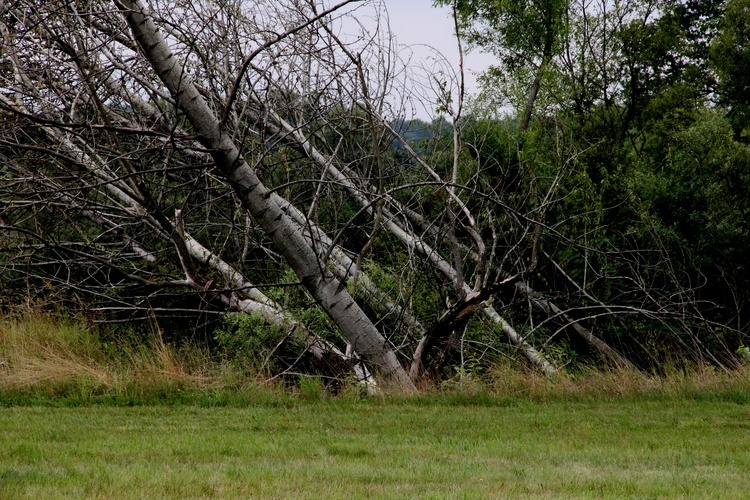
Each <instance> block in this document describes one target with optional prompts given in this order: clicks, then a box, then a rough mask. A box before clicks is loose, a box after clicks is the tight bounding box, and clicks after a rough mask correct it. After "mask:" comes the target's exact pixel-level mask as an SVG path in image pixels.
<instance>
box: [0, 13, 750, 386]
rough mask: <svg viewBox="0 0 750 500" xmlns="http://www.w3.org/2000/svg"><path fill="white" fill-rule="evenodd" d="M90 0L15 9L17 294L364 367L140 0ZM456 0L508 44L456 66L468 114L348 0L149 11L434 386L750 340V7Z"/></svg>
mask: <svg viewBox="0 0 750 500" xmlns="http://www.w3.org/2000/svg"><path fill="white" fill-rule="evenodd" d="M79 3H80V2H66V1H61V2H52V4H54V5H52V4H50V5H49V6H46V7H45V8H43V9H42V8H40V9H31V10H27V11H24V10H23V9H22V7H21V6H4V7H2V9H3V11H2V12H0V17H1V18H2V29H3V36H4V37H5V39H6V40H9V41H10V40H12V42H8V43H9V44H8V45H4V46H3V51H4V53H5V54H6V55H7V58H5V59H3V61H4V62H3V63H2V64H0V91H1V92H0V93H1V98H0V114H2V125H0V158H1V159H2V163H1V164H0V201H1V202H2V208H3V210H2V219H1V220H0V246H2V253H1V254H0V279H1V280H2V283H3V285H4V286H3V292H2V297H0V300H2V302H3V304H4V305H6V306H8V305H10V304H18V303H25V302H29V301H35V300H43V299H48V300H50V301H52V302H56V303H58V305H59V304H61V303H62V304H63V306H64V307H65V308H70V309H77V310H80V309H83V310H85V311H87V312H88V313H89V314H90V315H91V317H92V318H93V319H94V320H96V321H114V322H131V323H132V322H135V323H136V324H137V323H138V322H142V321H147V320H151V319H156V320H157V321H159V322H160V323H161V324H162V326H163V327H164V328H163V330H164V331H165V332H166V333H165V335H166V336H167V337H169V338H170V339H174V340H178V339H181V338H182V339H185V338H188V339H191V340H198V341H200V342H205V343H207V344H208V345H210V346H212V347H215V348H222V349H229V350H230V351H233V352H234V353H235V355H236V357H237V358H245V359H251V360H253V362H254V363H255V364H257V365H262V367H263V368H264V369H269V370H276V371H278V372H283V371H285V370H287V371H290V372H294V371H295V370H298V369H301V367H306V368H305V369H312V368H310V366H311V364H310V363H311V362H310V361H309V360H306V359H304V360H303V354H302V353H304V352H305V351H309V353H312V354H314V355H315V356H314V357H316V359H317V360H318V362H320V361H321V360H325V362H324V363H323V366H324V367H325V369H327V370H331V371H335V372H336V373H335V374H336V375H340V374H341V373H344V372H346V370H347V369H352V367H351V366H349V365H348V364H347V363H349V364H354V365H356V366H359V365H358V362H359V358H358V357H357V355H356V353H355V351H356V349H354V348H353V343H354V342H355V341H356V337H357V333H356V332H354V333H352V332H349V333H346V332H344V333H343V334H342V326H341V320H340V317H337V316H336V313H335V311H334V310H333V309H332V307H333V306H332V305H331V304H328V303H327V302H326V300H321V298H320V295H319V292H318V291H316V289H315V287H314V286H313V284H312V282H313V281H314V280H312V279H311V278H310V275H301V274H300V272H299V270H298V268H297V267H294V265H292V263H291V261H292V260H294V259H293V258H292V259H290V256H289V252H288V250H287V249H285V248H284V244H283V243H284V242H280V241H279V240H278V239H277V238H275V234H276V231H275V230H269V227H270V226H268V225H267V223H264V222H263V221H262V217H259V216H258V213H257V212H254V211H253V210H254V209H253V207H252V206H250V205H248V202H247V200H246V199H245V195H246V192H247V190H246V189H244V188H243V187H242V186H241V185H240V184H239V183H238V181H237V180H236V179H233V178H231V175H228V173H227V172H229V171H230V170H231V169H229V168H227V167H226V166H222V165H221V163H220V162H218V160H217V159H216V158H217V155H216V154H215V151H213V150H211V148H209V147H207V146H206V144H207V142H206V140H205V138H204V137H202V136H201V135H200V134H199V133H197V130H199V129H200V125H201V124H200V123H196V122H195V118H194V117H191V116H190V115H189V113H188V112H187V111H186V110H185V108H184V107H181V105H182V103H181V102H180V99H179V98H178V97H176V96H175V95H174V92H172V91H171V90H170V89H168V88H167V87H168V85H167V84H166V83H164V81H163V80H160V75H159V74H158V72H155V71H154V68H152V67H151V66H149V61H148V59H147V58H146V57H142V56H141V55H142V54H143V53H144V52H147V51H148V48H147V47H144V46H143V45H139V43H141V42H140V40H138V39H137V37H136V36H133V35H132V34H131V31H129V29H128V26H127V25H125V24H124V22H123V16H124V18H126V19H128V14H127V12H128V11H127V9H123V8H122V6H121V4H122V2H115V4H112V5H110V4H108V3H106V2H97V1H91V2H83V3H80V5H79ZM126 3H129V2H126ZM436 3H437V4H442V5H450V6H452V7H453V12H454V14H455V16H456V19H457V29H458V31H459V33H460V34H461V36H462V37H465V39H466V40H467V41H468V42H469V43H470V44H473V45H474V46H476V47H477V48H478V49H480V50H485V51H487V52H490V53H492V54H495V55H497V56H498V63H497V66H496V67H493V68H490V69H489V70H488V71H487V72H486V74H485V75H484V76H483V79H482V84H483V89H482V92H481V93H480V94H479V95H478V96H473V97H472V98H470V99H468V101H467V103H466V104H464V99H463V96H458V98H456V97H457V96H455V95H451V94H450V89H451V88H452V87H451V86H450V85H448V84H441V85H438V86H437V87H436V88H437V91H438V92H442V94H441V95H436V96H435V101H436V102H437V103H439V105H440V109H441V110H443V111H445V112H446V113H447V114H448V115H449V116H450V117H451V118H452V120H446V119H443V118H438V119H436V120H434V121H433V122H431V123H426V122H423V121H420V120H408V119H406V118H405V117H404V114H405V112H404V109H403V108H400V107H398V106H394V104H393V103H394V102H396V101H397V99H396V94H397V92H398V91H399V87H398V86H397V85H396V84H397V82H399V81H400V80H399V78H400V75H401V68H399V67H398V63H397V62H396V61H397V60H398V59H397V58H396V57H394V55H393V54H392V53H391V52H389V50H390V49H391V46H390V45H389V44H388V41H387V40H386V39H384V38H382V36H383V35H382V33H383V32H377V33H376V34H372V35H371V34H368V33H362V38H361V39H358V40H356V41H354V42H345V41H343V40H342V39H341V38H339V37H338V35H337V34H336V33H337V32H336V30H337V29H338V28H337V27H338V24H337V16H338V15H339V14H338V13H336V12H335V11H333V12H332V13H330V14H328V15H323V14H321V12H322V11H323V6H322V5H312V4H309V5H308V4H304V5H303V3H302V2H296V1H289V2H282V3H279V2H256V3H254V4H253V5H250V4H248V3H247V2H243V1H241V0H236V1H233V2H213V1H210V0H205V1H204V2H201V5H202V8H194V7H191V6H190V5H188V4H185V3H183V2H180V1H174V2H166V1H165V2H154V4H155V5H154V6H153V10H154V12H153V14H152V15H153V17H154V19H155V23H156V26H157V27H162V28H163V29H164V30H165V32H168V33H169V37H171V38H169V43H170V47H171V50H172V51H173V52H174V57H176V58H180V59H181V60H182V61H183V63H182V64H183V65H184V68H185V71H186V72H187V73H189V74H190V78H192V79H193V80H195V81H196V82H197V85H196V88H197V89H198V90H199V92H200V95H201V96H202V98H203V99H205V101H206V104H207V108H206V109H209V110H211V111H212V112H213V113H214V114H215V115H216V121H217V123H219V124H220V125H221V127H222V128H221V130H222V134H225V136H226V137H228V138H230V140H231V141H232V144H233V145H234V147H236V148H237V150H238V151H239V152H240V154H241V155H242V158H244V161H245V162H246V164H247V165H249V168H252V169H253V172H256V173H257V176H258V178H259V179H261V180H262V182H263V183H264V185H265V186H267V187H268V189H269V192H268V194H267V195H266V198H270V199H272V200H273V201H272V203H274V204H275V205H274V206H277V207H281V209H282V210H281V212H283V213H280V215H279V216H278V219H282V218H284V221H286V220H287V219H289V224H290V227H295V228H296V229H295V231H297V232H299V233H300V234H301V235H303V236H300V241H302V238H303V237H304V241H305V242H306V245H307V246H308V247H309V249H310V250H311V252H312V253H311V255H315V256H316V257H315V259H316V267H317V268H319V269H320V276H321V279H322V280H323V281H325V280H326V279H330V280H332V281H331V282H332V283H333V282H335V283H338V287H337V291H336V293H337V294H339V293H340V294H342V296H344V295H345V296H349V295H351V296H352V297H353V298H354V299H356V304H357V305H358V306H359V307H361V309H362V311H363V313H364V314H365V315H366V318H368V319H369V320H368V321H369V322H371V325H372V326H373V328H376V329H377V332H382V334H383V338H384V339H386V343H387V350H389V352H393V353H395V356H397V358H398V360H399V363H401V365H403V366H404V369H405V370H406V369H409V370H410V375H411V379H412V381H414V382H415V383H416V382H417V381H419V380H421V378H422V377H423V376H424V375H430V376H432V377H433V378H436V379H444V378H446V377H453V376H459V377H462V376H465V375H466V374H467V373H476V374H479V373H481V372H482V371H484V370H486V369H487V367H488V366H490V365H491V364H493V363H497V362H499V361H500V360H504V359H507V358H508V357H510V358H514V359H520V358H521V357H522V356H525V358H526V360H527V361H528V362H530V363H532V364H533V365H534V366H536V367H537V368H539V369H541V370H544V371H547V372H551V371H553V370H554V369H555V367H562V366H565V365H568V364H570V363H594V364H614V365H620V366H635V367H638V368H643V369H658V368H659V367H662V366H664V364H665V362H670V363H679V362H682V361H683V360H690V361H698V362H702V363H709V364H713V365H715V366H718V367H731V366H732V365H733V363H736V362H738V356H737V353H738V349H739V352H743V351H742V348H743V346H744V345H745V344H747V343H748V341H747V338H746V333H745V332H747V329H748V318H747V312H746V310H747V308H748V306H750V304H748V303H747V302H748V298H747V297H750V269H749V268H748V264H747V262H746V260H745V259H746V257H745V256H746V255H748V254H749V253H750V235H749V234H748V231H750V228H749V227H748V222H747V221H748V216H749V215H750V201H748V197H747V192H748V189H749V188H750V145H748V136H747V133H748V130H750V128H748V127H749V126H750V123H749V122H748V120H750V115H749V113H750V111H749V110H750V102H749V101H748V97H747V96H748V95H750V94H749V93H748V87H750V63H747V58H748V55H747V53H748V50H747V44H748V42H747V40H748V36H746V35H747V33H748V24H747V19H749V18H750V16H748V15H747V10H748V5H750V4H748V2H747V1H746V0H730V1H728V2H721V1H716V0H712V1H708V2H697V1H691V0H685V1H680V0H668V1H659V2H647V1H638V2H614V3H611V2H608V1H605V0H602V1H598V2H588V1H584V0H571V1H569V2H566V1H558V0H544V1H538V2H537V1H533V2H521V1H515V0H513V1H508V2H498V1H485V0H476V1H474V0H466V1H463V0H462V1H448V0H441V1H438V2H436ZM29 5H30V4H29ZM376 7H377V4H376ZM118 8H119V10H118ZM39 26H41V27H43V28H44V29H41V28H40V29H37V27H39ZM278 26H284V28H283V30H284V31H283V32H282V33H278V32H277V31H278V30H279V29H280V28H278ZM269 33H275V36H276V38H274V37H273V36H271V35H269ZM110 46H111V47H116V49H112V48H108V47H110ZM248 47H253V49H248ZM253 50H255V52H253ZM170 57H171V56H170ZM241 68H243V69H241ZM444 76H445V75H440V76H439V77H440V78H444ZM435 78H437V76H435ZM409 85H410V83H407V84H406V86H405V87H406V88H408V86H409ZM455 88H460V86H456V87H455ZM261 212H262V211H261ZM252 214H254V215H252ZM264 224H266V225H264ZM295 224H296V225H295ZM293 253H294V252H292V254H293ZM292 257H294V255H292ZM316 294H318V295H316ZM334 302H335V301H334ZM230 310H233V311H235V312H234V313H232V314H231V315H226V314H225V313H226V311H230ZM222 318H223V319H222ZM368 328H369V327H368ZM372 331H375V330H374V329H373V330H372ZM352 335H353V336H352ZM273 356H276V360H277V361H278V362H276V363H274V362H273V361H271V360H270V359H269V358H270V357H273ZM331 357H334V358H336V357H338V358H340V360H347V363H344V364H343V365H342V363H338V362H336V363H334V362H332V361H331ZM365 358H366V356H365ZM366 361H372V360H370V359H366ZM375 364H377V363H375ZM344 365H345V366H344ZM347 367H348V368H347ZM362 370H363V369H362V368H360V371H359V372H357V373H358V375H357V376H358V377H360V379H367V378H368V377H369V375H368V374H367V372H366V370H365V371H362Z"/></svg>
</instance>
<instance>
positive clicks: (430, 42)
mask: <svg viewBox="0 0 750 500" xmlns="http://www.w3.org/2000/svg"><path fill="white" fill-rule="evenodd" d="M382 1H383V3H384V4H385V7H386V9H387V11H388V18H389V24H390V28H391V31H392V33H393V35H394V36H395V37H396V41H397V43H398V46H399V50H400V54H401V55H402V57H404V58H409V66H410V67H411V68H412V69H413V71H414V73H415V76H416V77H417V78H418V77H419V75H418V73H420V68H422V67H424V68H425V70H427V71H426V72H428V73H434V72H435V70H440V69H444V70H445V63H447V64H449V65H450V66H452V67H453V68H454V71H457V69H458V67H459V56H458V54H459V52H458V47H457V44H456V37H455V36H454V35H453V20H452V18H451V15H450V9H449V8H447V7H440V8H435V7H433V6H432V1H433V0H382ZM355 5H356V4H355ZM357 12H358V13H359V14H358V16H357V17H358V18H359V19H360V20H361V22H363V23H364V24H365V25H366V24H367V22H368V21H367V18H368V15H369V16H372V14H373V12H374V11H373V9H372V8H370V9H367V10H366V11H361V10H358V11H357ZM435 50H437V51H438V52H440V53H441V54H442V55H443V56H444V57H445V62H444V63H438V61H437V58H436V56H435ZM494 62H495V58H494V57H493V56H491V55H488V54H483V53H481V52H479V50H473V51H470V52H467V48H466V47H465V46H464V69H465V71H464V76H465V86H466V92H467V93H476V92H477V91H478V87H477V76H478V75H479V73H481V72H482V71H483V70H485V69H486V68H487V67H488V66H489V65H490V64H493V63H494ZM423 72H425V71H423ZM423 92H424V91H423ZM427 93H429V90H428V91H427ZM414 108H415V109H414V112H415V113H416V115H417V117H419V118H421V119H429V118H431V117H432V116H433V115H434V110H433V109H421V106H419V105H417V106H415V107H414Z"/></svg>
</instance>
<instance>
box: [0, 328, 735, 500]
mask: <svg viewBox="0 0 750 500" xmlns="http://www.w3.org/2000/svg"><path fill="white" fill-rule="evenodd" d="M157 333H158V332H157ZM347 383H350V385H344V387H343V391H342V392H340V393H338V395H336V396H335V397H334V396H333V395H332V392H331V391H329V390H327V388H326V387H325V384H324V383H323V381H322V380H321V379H316V378H309V377H300V378H299V379H298V380H296V381H295V380H293V379H292V380H286V381H285V383H280V382H279V381H276V382H269V381H268V380H267V379H266V378H264V376H263V375H262V374H259V373H258V372H253V371H252V370H247V369H244V368H242V367H238V366H236V365H234V364H232V363H228V362H227V360H225V359H222V358H221V357H218V358H217V357H216V356H215V355H214V354H212V353H210V352H208V351H206V350H205V349H201V348H199V347H196V346H187V347H185V346H182V347H181V346H173V345H168V344H166V343H164V342H163V341H162V340H161V336H160V335H154V336H153V338H152V339H151V340H150V341H148V342H145V343H141V344H129V343H124V342H121V341H117V339H114V340H113V339H111V338H108V337H106V336H105V337H102V336H101V335H100V332H98V331H97V330H96V329H93V328H89V327H88V326H86V325H84V324H81V323H72V322H69V321H62V320H60V319H58V318H55V317H49V316H45V315H40V314H34V313H32V314H25V315H23V316H21V317H20V319H16V318H8V319H1V318H0V499H4V498H55V497H75V498H79V497H86V498H92V497H93V498H97V497H98V498H133V497H138V498H191V497H192V498H195V497H273V498H295V497H297V498H323V497H324V498H331V497H333V498H336V497H338V498H347V497H351V498H360V497H380V498H399V497H401V498H404V497H409V498H415V497H420V498H425V497H427V498H446V497H448V498H455V497H468V498H494V497H512V496H519V495H522V496H556V497H571V496H595V497H601V496H605V497H617V498H619V497H637V498H643V497H646V498H652V497H716V498H746V497H747V496H748V492H750V473H749V472H748V471H750V369H748V368H747V367H738V368H737V369H736V370H734V371H732V372H726V373H725V372H722V371H720V370H716V369H714V368H712V367H701V366H695V367H692V368H690V367H682V368H680V367H675V369H674V370H672V371H670V372H668V373H665V374H663V375H661V376H653V375H648V374H644V373H640V372H636V371H606V370H605V371H586V370H578V371H576V372H568V373H560V374H558V375H557V376H555V377H545V376H543V375H540V374H538V373H533V372H528V371H525V370H522V369H518V368H517V367H516V368H514V367H511V366H505V367H503V366H496V367H494V368H492V369H491V370H488V371H487V372H486V373H483V374H481V376H474V374H468V375H466V376H464V375H461V376H459V377H456V378H454V379H450V380H446V381H443V382H442V383H441V384H439V385H438V384H436V385H435V386H433V387H425V389H424V391H422V392H421V393H420V394H419V395H417V396H411V397H406V396H403V395H399V394H389V393H387V392H386V393H385V394H382V395H378V396H365V395H363V394H362V393H361V388H358V387H357V386H356V384H355V383H352V382H351V381H350V382H347Z"/></svg>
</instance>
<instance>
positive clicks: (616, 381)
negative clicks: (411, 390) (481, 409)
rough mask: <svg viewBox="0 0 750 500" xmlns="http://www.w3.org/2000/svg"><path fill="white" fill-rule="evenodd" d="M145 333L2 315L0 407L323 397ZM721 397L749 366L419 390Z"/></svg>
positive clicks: (498, 373)
mask: <svg viewBox="0 0 750 500" xmlns="http://www.w3.org/2000/svg"><path fill="white" fill-rule="evenodd" d="M147 336H148V337H149V338H150V340H149V341H148V342H145V343H144V342H141V343H136V342H134V341H132V340H127V339H122V338H118V336H117V334H113V333H111V332H109V333H107V334H103V333H101V332H100V331H99V330H98V329H97V328H96V327H94V326H90V325H87V324H86V322H81V321H70V320H64V319H60V317H59V316H58V315H49V314H43V313H39V312H37V311H33V310H27V311H24V312H23V313H15V314H13V315H10V316H6V317H5V318H4V319H2V320H0V370H2V376H1V377H0V401H3V400H4V402H5V404H6V405H7V404H18V403H19V402H20V403H22V404H23V402H24V401H28V398H29V397H34V398H37V399H34V401H38V398H39V397H41V398H45V399H46V400H48V401H52V400H54V399H55V398H63V399H65V398H67V399H68V400H71V399H72V400H73V401H76V402H77V403H78V404H81V403H87V402H95V401H100V400H104V401H106V400H108V399H112V398H114V399H113V401H114V402H115V404H116V402H117V401H120V402H123V401H124V402H127V403H128V404H143V403H153V402H158V401H161V400H170V401H185V402H196V398H198V399H197V400H198V401H202V400H204V399H205V396H206V395H211V397H212V398H213V400H212V402H213V404H230V402H231V401H236V402H249V401H248V399H247V398H248V397H250V398H255V397H259V394H260V393H265V397H267V396H269V395H274V397H284V398H285V397H288V396H292V397H294V396H297V395H300V394H301V395H303V396H315V395H316V394H317V393H320V394H327V393H328V392H329V391H327V390H326V384H325V383H323V382H322V381H320V380H312V382H311V380H304V379H303V380H302V381H301V382H300V379H299V378H294V379H293V380H292V379H290V381H291V382H293V383H292V384H287V385H285V386H282V385H280V384H279V383H278V379H277V380H276V381H273V382H269V381H268V379H267V378H266V377H264V376H263V374H262V373H258V372H257V371H255V370H252V369H248V368H247V367H246V366H241V365H239V364H238V363H237V362H236V361H234V362H232V361H229V360H227V359H225V358H224V357H223V356H222V355H221V354H219V353H211V352H209V350H207V349H206V348H202V347H198V346H195V345H182V346H175V345H171V344H168V343H165V342H164V341H163V338H162V335H161V332H160V331H159V330H158V328H156V327H153V328H152V329H151V331H150V332H149V333H148V335H147ZM122 337H127V336H126V335H123V336H122ZM349 389H350V390H349V391H348V393H350V394H351V393H356V394H357V395H359V393H360V391H359V390H358V389H357V388H356V384H354V383H352V384H351V385H350V386H349ZM339 390H340V384H339ZM344 392H345V393H346V392H347V388H346V386H345V390H344ZM281 393H284V395H283V396H282V395H281ZM719 393H721V394H732V395H733V396H732V397H733V398H735V399H736V398H737V397H743V398H745V399H748V398H750V370H749V369H747V368H746V367H739V368H737V369H736V370H735V371H733V372H731V373H725V372H722V371H720V370H717V369H715V368H713V367H707V366H703V367H701V366H692V367H688V368H686V367H684V366H683V367H679V368H677V367H676V368H674V369H673V370H671V371H669V372H668V373H666V374H662V375H659V376H653V375H648V374H644V373H641V372H637V371H633V370H618V371H602V370H594V369H586V368H579V369H577V370H576V371H575V372H568V373H565V374H558V375H555V376H554V377H549V376H545V375H543V374H541V373H538V372H533V371H528V370H525V369H522V368H519V367H517V366H509V365H498V366H495V367H494V368H493V369H492V370H490V371H488V372H486V373H483V374H481V375H477V374H471V373H468V374H466V373H464V374H458V375H456V376H455V377H454V378H453V379H451V380H449V381H447V382H443V383H442V385H440V386H439V387H435V386H431V385H425V386H423V387H422V394H423V395H424V396H426V397H431V396H434V395H437V394H443V395H446V394H453V395H461V396H469V397H497V398H509V397H510V398H519V399H524V400H531V401H548V400H559V399H573V400H580V399H590V398H596V399H600V398H605V399H615V398H627V397H636V398H637V397H658V398H661V397H669V396H680V397H682V396H685V395H688V396H701V395H703V396H706V395H712V394H719ZM19 397H20V399H19ZM102 398H103V399H102ZM217 398H218V399H217Z"/></svg>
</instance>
